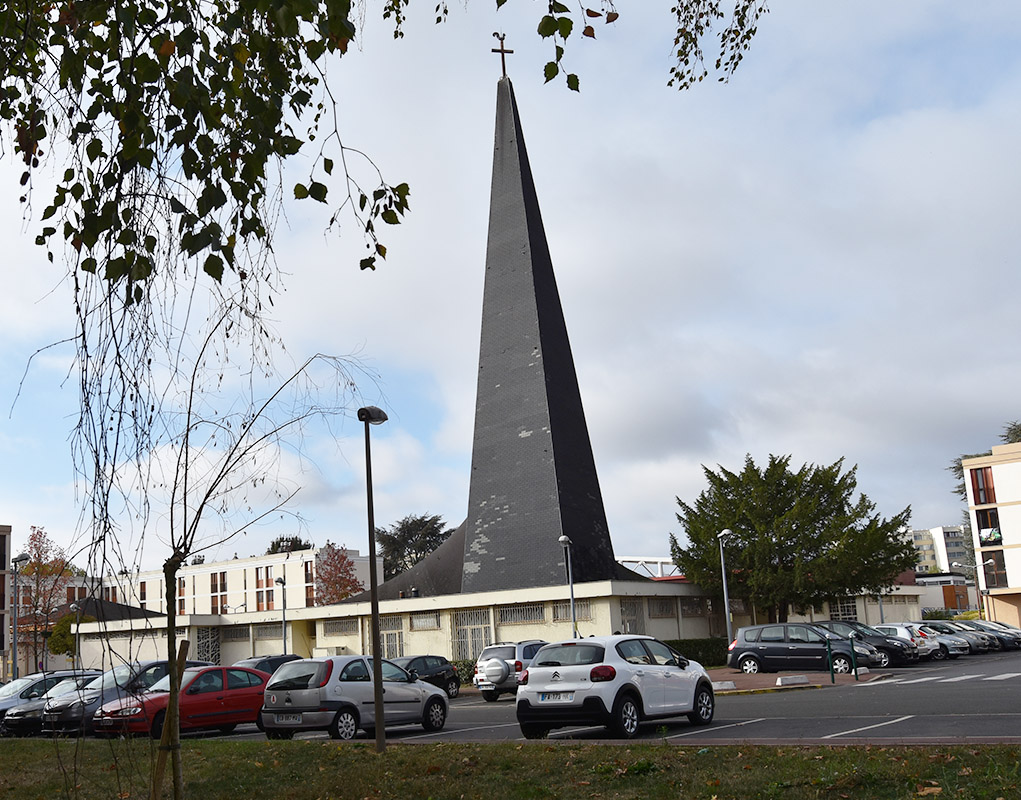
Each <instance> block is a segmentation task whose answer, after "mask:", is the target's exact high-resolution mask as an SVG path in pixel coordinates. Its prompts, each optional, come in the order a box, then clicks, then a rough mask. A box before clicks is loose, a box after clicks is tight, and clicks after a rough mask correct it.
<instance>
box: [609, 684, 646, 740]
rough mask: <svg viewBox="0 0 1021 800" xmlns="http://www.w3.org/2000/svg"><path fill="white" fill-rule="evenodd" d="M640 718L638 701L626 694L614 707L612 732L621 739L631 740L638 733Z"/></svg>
mask: <svg viewBox="0 0 1021 800" xmlns="http://www.w3.org/2000/svg"><path fill="white" fill-rule="evenodd" d="M640 718H641V712H640V711H639V710H638V701H636V700H635V698H634V697H633V696H632V695H629V694H626V695H624V696H623V697H621V698H618V700H617V702H616V703H614V705H613V722H611V723H610V730H612V731H613V732H614V733H615V734H617V736H619V737H620V738H621V739H630V738H632V737H633V736H634V735H635V734H636V733H638V721H639V719H640Z"/></svg>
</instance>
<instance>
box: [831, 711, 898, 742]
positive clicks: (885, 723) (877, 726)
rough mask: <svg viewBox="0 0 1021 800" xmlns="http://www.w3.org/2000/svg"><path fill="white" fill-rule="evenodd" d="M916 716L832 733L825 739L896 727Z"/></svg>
mask: <svg viewBox="0 0 1021 800" xmlns="http://www.w3.org/2000/svg"><path fill="white" fill-rule="evenodd" d="M914 716H915V715H914V714H909V715H908V716H906V717H898V718H897V719H891V720H887V721H886V722H878V723H876V724H875V725H866V726H865V727H864V728H852V729H851V730H848V731H840V732H839V733H831V734H830V735H829V736H823V737H822V738H823V739H835V738H837V737H838V736H847V734H849V733H861V732H862V731H870V730H872V729H873V728H882V727H883V726H885V725H894V724H896V723H898V722H904V720H907V719H914Z"/></svg>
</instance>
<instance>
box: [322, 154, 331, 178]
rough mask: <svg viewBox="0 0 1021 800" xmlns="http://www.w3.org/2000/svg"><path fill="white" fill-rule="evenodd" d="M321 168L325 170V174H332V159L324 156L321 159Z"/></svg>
mask: <svg viewBox="0 0 1021 800" xmlns="http://www.w3.org/2000/svg"><path fill="white" fill-rule="evenodd" d="M323 169H324V170H326V174H327V175H332V174H333V159H332V158H324V159H323Z"/></svg>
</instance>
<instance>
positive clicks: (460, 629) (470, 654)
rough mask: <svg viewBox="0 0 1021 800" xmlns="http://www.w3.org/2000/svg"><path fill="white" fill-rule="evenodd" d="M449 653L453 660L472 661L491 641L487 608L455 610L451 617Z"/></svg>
mask: <svg viewBox="0 0 1021 800" xmlns="http://www.w3.org/2000/svg"><path fill="white" fill-rule="evenodd" d="M451 628H452V633H453V636H452V637H451V643H450V644H451V647H450V650H451V653H452V654H453V656H454V659H455V660H458V661H474V660H475V659H476V658H477V657H478V655H479V653H481V652H482V650H483V648H484V647H485V646H486V645H487V644H489V643H490V642H491V641H492V632H491V630H490V625H489V609H488V608H469V609H465V610H464V611H455V612H454V613H453V615H452V617H451Z"/></svg>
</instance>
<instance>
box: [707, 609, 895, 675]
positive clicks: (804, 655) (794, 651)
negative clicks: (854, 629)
mask: <svg viewBox="0 0 1021 800" xmlns="http://www.w3.org/2000/svg"><path fill="white" fill-rule="evenodd" d="M827 643H829V648H828V649H827ZM829 653H832V661H833V671H834V672H838V673H845V672H851V670H852V669H853V668H854V666H855V665H857V666H859V667H865V666H871V665H872V664H873V661H877V662H878V660H879V653H878V652H877V651H876V649H875V648H874V647H872V645H870V644H868V643H867V642H864V641H858V640H855V639H845V638H843V637H841V636H840V635H839V634H836V633H833V632H830V631H826V630H825V629H823V628H818V627H816V626H815V625H811V624H809V623H807V622H789V623H771V624H766V625H749V626H747V627H745V628H739V629H738V631H737V636H736V637H735V638H734V641H733V642H731V643H730V647H729V648H728V653H727V666H729V667H733V668H735V669H739V670H741V671H742V672H746V673H749V674H750V673H755V672H773V671H777V670H788V669H805V670H828V669H829V668H830V663H829V655H828V654H829Z"/></svg>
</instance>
